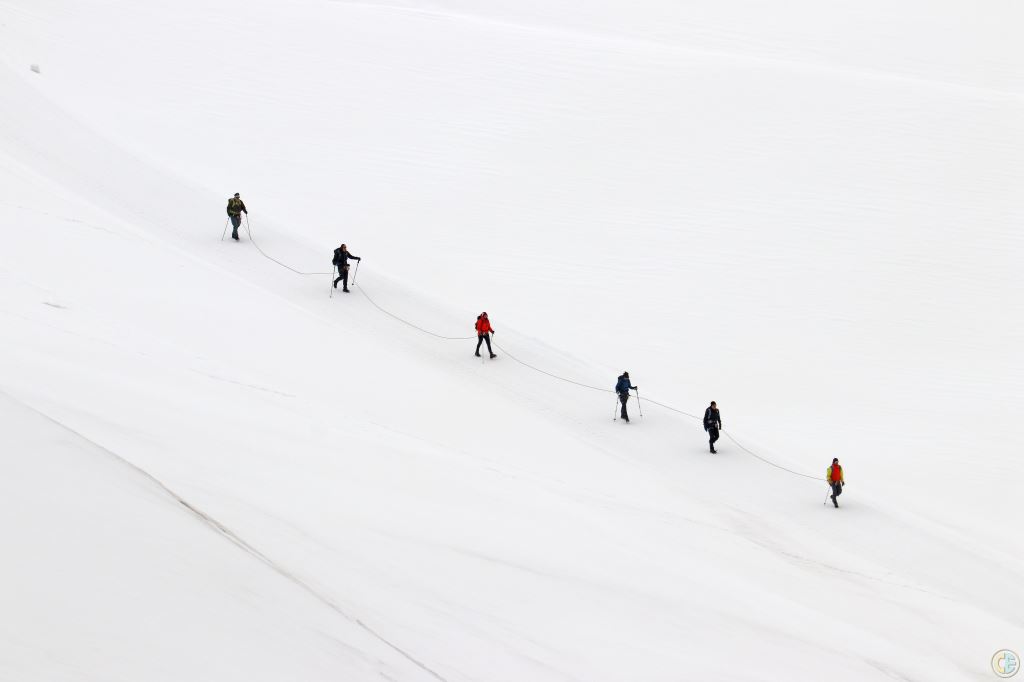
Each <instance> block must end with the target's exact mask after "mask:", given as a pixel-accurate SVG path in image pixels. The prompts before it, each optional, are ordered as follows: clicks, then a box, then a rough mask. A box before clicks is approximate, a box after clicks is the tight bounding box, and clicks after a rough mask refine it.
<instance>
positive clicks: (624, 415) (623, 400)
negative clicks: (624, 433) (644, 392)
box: [619, 393, 629, 421]
mask: <svg viewBox="0 0 1024 682" xmlns="http://www.w3.org/2000/svg"><path fill="white" fill-rule="evenodd" d="M627 400H629V394H628V393H620V394H619V402H620V403H622V412H621V413H620V414H619V416H620V417H622V418H623V419H625V420H626V421H629V414H628V413H627V412H626V401H627Z"/></svg>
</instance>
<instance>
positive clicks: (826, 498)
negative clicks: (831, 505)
mask: <svg viewBox="0 0 1024 682" xmlns="http://www.w3.org/2000/svg"><path fill="white" fill-rule="evenodd" d="M830 497H832V486H829V487H828V492H827V493H825V501H824V502H822V504H823V505H825V506H826V507H827V506H828V499H829V498H830Z"/></svg>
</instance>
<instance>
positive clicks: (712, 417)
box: [704, 400, 722, 454]
mask: <svg viewBox="0 0 1024 682" xmlns="http://www.w3.org/2000/svg"><path fill="white" fill-rule="evenodd" d="M721 428H722V415H721V414H719V413H718V405H716V404H715V401H714V400H712V401H711V405H710V406H709V407H708V409H706V410H704V430H705V431H707V432H708V439H709V442H710V444H711V453H712V454H715V453H717V452H718V450H715V441H716V440H718V431H719V430H720V429H721Z"/></svg>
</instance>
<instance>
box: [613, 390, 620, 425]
mask: <svg viewBox="0 0 1024 682" xmlns="http://www.w3.org/2000/svg"><path fill="white" fill-rule="evenodd" d="M618 420H619V396H618V395H616V396H615V409H613V410H612V421H613V422H614V421H618Z"/></svg>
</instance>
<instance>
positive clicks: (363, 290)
mask: <svg viewBox="0 0 1024 682" xmlns="http://www.w3.org/2000/svg"><path fill="white" fill-rule="evenodd" d="M352 286H355V283H353V284H352ZM359 291H360V292H361V293H362V294H363V296H365V297H366V300H367V301H369V302H370V304H371V305H373V307H374V308H376V309H377V310H379V311H381V312H382V313H384V314H385V315H387V316H388V317H390V318H393V319H395V320H398V321H399V322H401V323H402V324H404V325H408V326H410V327H412V328H413V329H415V330H417V331H421V332H423V333H424V334H429V335H430V336H433V337H435V338H438V339H444V340H445V341H469V340H471V339H474V338H476V337H475V336H444V335H443V334H437V333H435V332H432V331H430V330H429V329H424V328H423V327H420V326H418V325H415V324H413V323H412V322H410V321H409V320H406V319H403V318H401V317H399V316H398V315H395V314H394V313H393V312H391V311H389V310H385V309H384V308H382V307H380V306H379V305H377V302H376V301H374V300H373V299H372V298H370V295H369V294H368V293H366V287H364V286H362V285H360V286H359Z"/></svg>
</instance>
